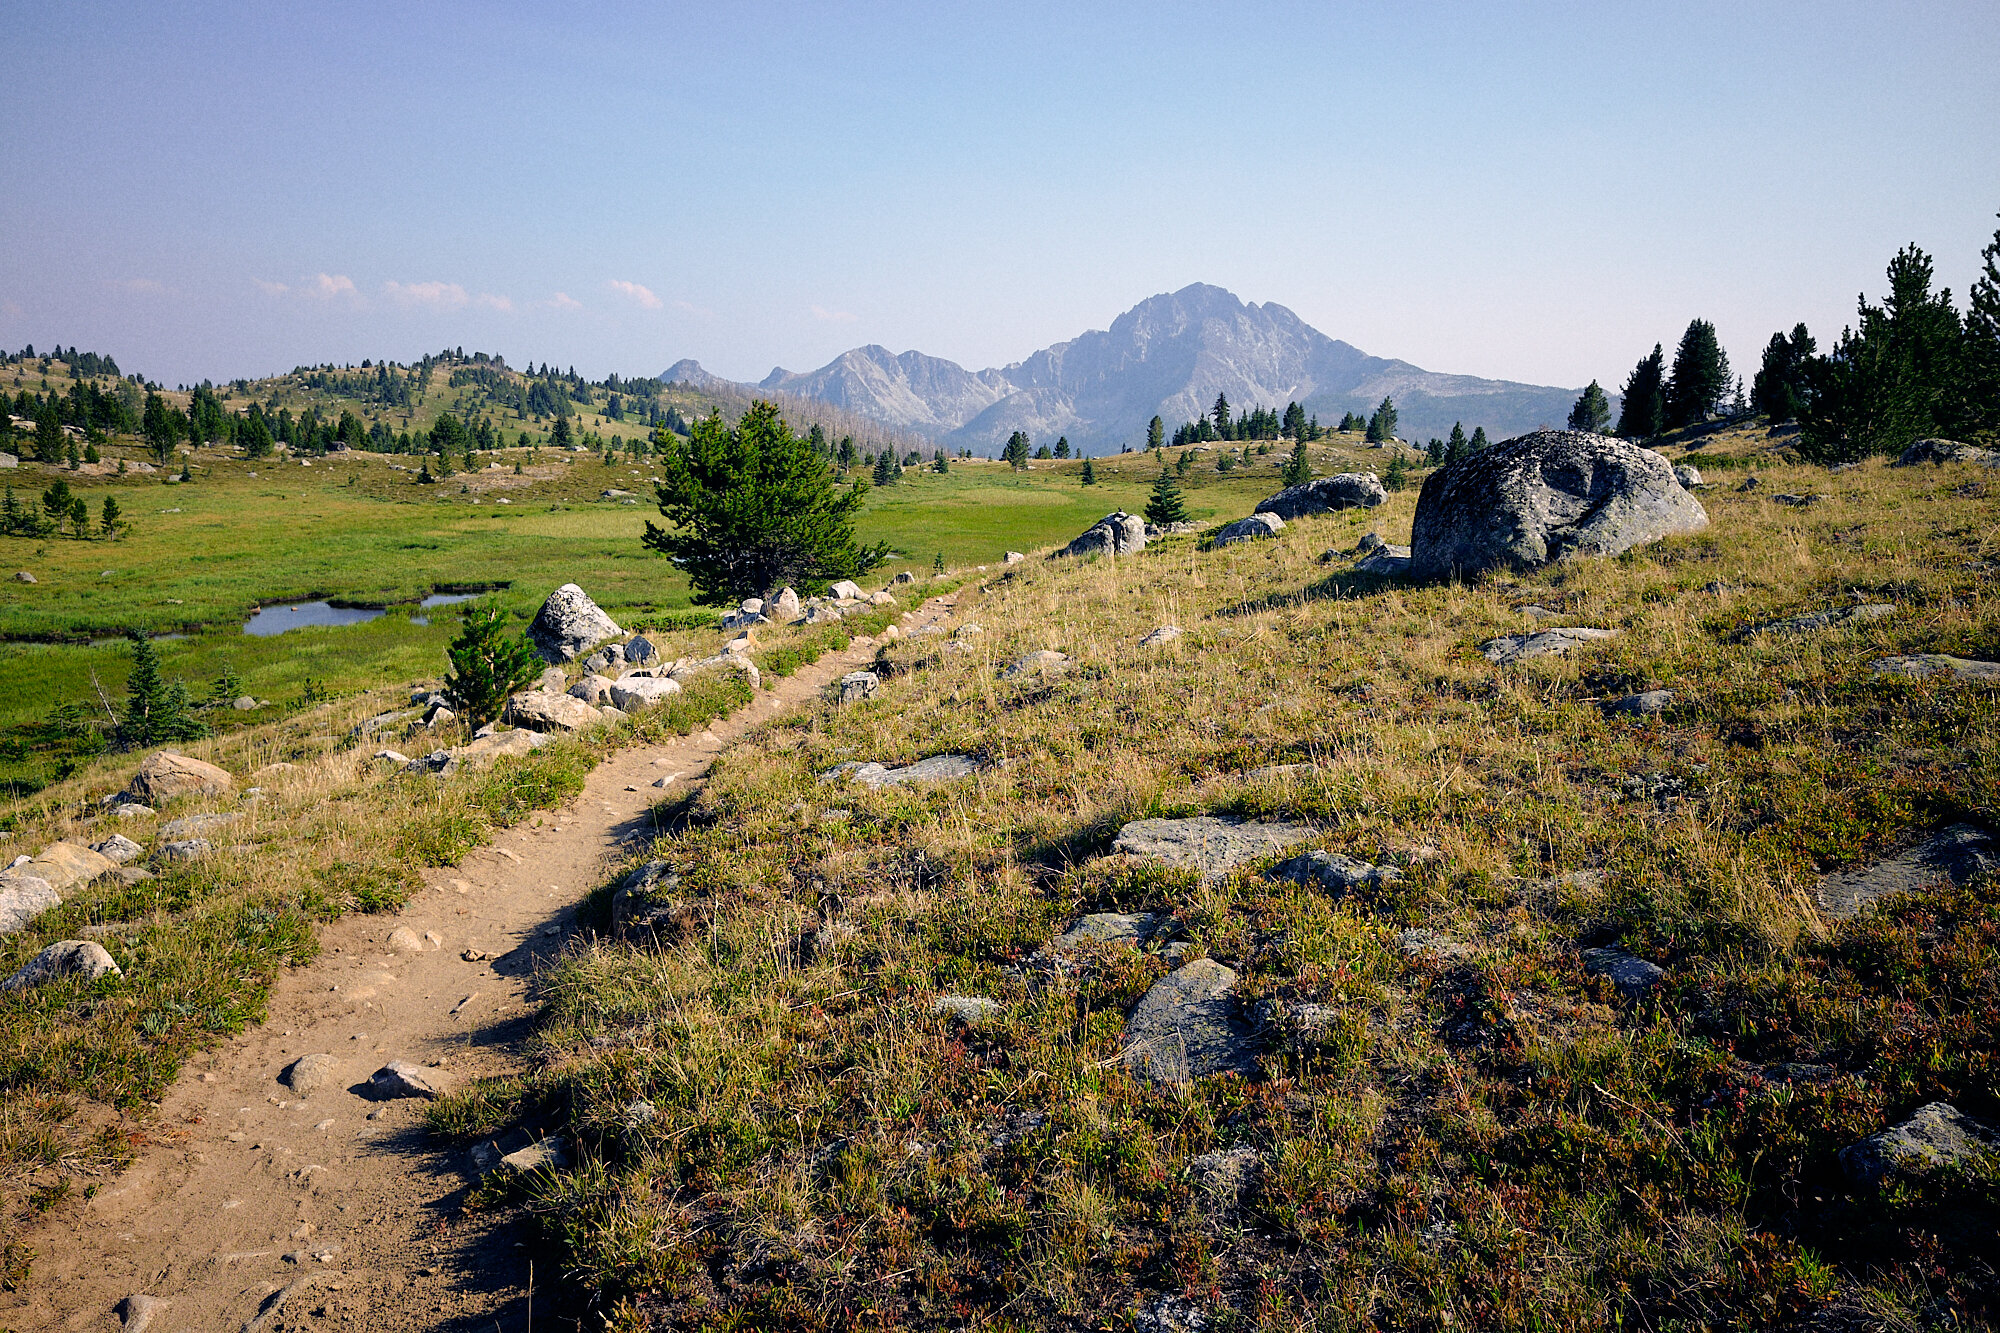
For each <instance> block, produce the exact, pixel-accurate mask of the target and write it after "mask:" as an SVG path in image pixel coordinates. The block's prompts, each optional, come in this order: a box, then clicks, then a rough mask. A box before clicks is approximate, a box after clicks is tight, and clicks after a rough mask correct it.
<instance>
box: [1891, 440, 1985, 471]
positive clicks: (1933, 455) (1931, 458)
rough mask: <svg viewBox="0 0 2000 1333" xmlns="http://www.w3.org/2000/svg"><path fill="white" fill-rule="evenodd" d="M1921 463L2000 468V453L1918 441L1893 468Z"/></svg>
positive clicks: (1904, 452)
mask: <svg viewBox="0 0 2000 1333" xmlns="http://www.w3.org/2000/svg"><path fill="white" fill-rule="evenodd" d="M1919 463H1979V464H1982V465H1984V466H1986V467H2000V452H1996V451H1994V450H1992V449H1980V448H1978V447H1976V446H1974V445H1970V444H1960V443H1958V442H1957V441H1955V440H1918V441H1917V442H1916V443H1915V444H1912V445H1911V446H1910V447H1909V448H1907V449H1905V450H1903V452H1902V454H1901V455H1899V456H1898V457H1897V459H1896V461H1895V462H1894V463H1891V464H1890V465H1889V466H1891V467H1915V466H1916V465H1917V464H1919Z"/></svg>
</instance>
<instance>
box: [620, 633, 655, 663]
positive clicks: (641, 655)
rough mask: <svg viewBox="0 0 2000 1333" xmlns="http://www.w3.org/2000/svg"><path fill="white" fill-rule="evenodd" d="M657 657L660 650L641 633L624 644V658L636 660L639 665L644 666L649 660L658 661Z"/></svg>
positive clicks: (630, 660)
mask: <svg viewBox="0 0 2000 1333" xmlns="http://www.w3.org/2000/svg"><path fill="white" fill-rule="evenodd" d="M659 657H660V650H659V649H658V648H656V647H654V646H653V641H652V640H651V639H649V638H647V637H645V636H644V635H643V634H642V635H640V636H639V637H637V638H635V639H633V640H632V641H631V642H630V643H628V644H626V645H625V660H626V661H628V662H636V663H637V664H638V665H640V666H645V665H646V664H647V663H649V662H656V661H658V660H659Z"/></svg>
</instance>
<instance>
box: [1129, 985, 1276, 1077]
mask: <svg viewBox="0 0 2000 1333" xmlns="http://www.w3.org/2000/svg"><path fill="white" fill-rule="evenodd" d="M1235 984H1236V973H1235V972H1234V971H1232V970H1231V969H1229V968H1227V967H1224V966H1223V965H1222V964H1221V963H1218V962H1216V961H1215V960H1214V959H1212V958H1197V959H1196V960H1195V961H1194V962H1192V963H1189V964H1187V965H1186V966H1184V967H1180V968H1176V969H1175V970H1174V971H1172V972H1169V973H1168V974H1167V975H1166V976H1164V977H1161V978H1160V979H1159V980H1158V981H1156V982H1154V983H1153V987H1152V989H1151V990H1149V991H1147V992H1146V995H1145V998H1143V999H1142V1000H1140V1001H1139V1003H1138V1006H1137V1007H1136V1008H1134V1009H1133V1010H1132V1016H1131V1017H1130V1018H1129V1019H1127V1020H1126V1022H1125V1063H1126V1065H1127V1066H1128V1067H1129V1068H1130V1069H1131V1070H1132V1072H1133V1073H1134V1074H1135V1075H1137V1076H1138V1077H1140V1078H1144V1079H1149V1080H1151V1081H1153V1082H1156V1083H1187V1082H1190V1081H1192V1080H1194V1079H1198V1078H1207V1077H1209V1076H1210V1075H1212V1074H1224V1073H1230V1074H1243V1075H1248V1074H1251V1073H1254V1072H1255V1071H1256V1067H1257V1065H1256V1052H1255V1042H1254V1038H1253V1036H1252V1032H1251V1028H1250V1025H1249V1024H1248V1023H1247V1022H1245V1021H1244V1020H1243V1018H1242V1017H1241V1016H1240V1015H1239V1014H1238V1013H1237V1012H1236V1003H1235V997H1234V996H1233V995H1232V994H1231V993H1230V992H1231V988H1232V987H1234V986H1235Z"/></svg>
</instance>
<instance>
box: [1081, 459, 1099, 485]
mask: <svg viewBox="0 0 2000 1333" xmlns="http://www.w3.org/2000/svg"><path fill="white" fill-rule="evenodd" d="M1083 484H1084V485H1086V486H1095V485H1096V484H1097V464H1096V463H1094V462H1092V461H1091V460H1090V459H1088V458H1086V459H1084V460H1083Z"/></svg>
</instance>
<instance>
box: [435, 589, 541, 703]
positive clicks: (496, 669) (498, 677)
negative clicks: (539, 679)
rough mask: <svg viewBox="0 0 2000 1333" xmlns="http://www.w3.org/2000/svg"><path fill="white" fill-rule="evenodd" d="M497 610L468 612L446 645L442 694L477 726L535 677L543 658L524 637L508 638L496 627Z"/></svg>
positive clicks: (497, 625) (499, 620)
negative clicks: (448, 665)
mask: <svg viewBox="0 0 2000 1333" xmlns="http://www.w3.org/2000/svg"><path fill="white" fill-rule="evenodd" d="M501 624H502V617H501V614H500V612H498V611H473V612H469V613H468V614H467V615H466V617H465V620H464V628H463V629H461V630H460V631H459V633H458V637H457V638H455V639H453V640H452V641H451V646H450V647H448V648H446V649H445V650H444V652H445V656H446V657H447V658H449V659H450V660H451V671H450V673H449V674H448V675H446V676H445V681H444V693H445V697H446V698H447V699H449V700H451V704H452V707H453V708H455V709H456V710H457V711H458V712H459V713H460V714H461V715H462V716H463V717H464V718H465V720H466V721H467V722H468V723H470V724H471V725H472V726H475V727H477V726H480V725H481V724H483V723H486V722H490V721H492V720H493V719H494V718H496V717H498V716H499V715H500V710H501V709H502V708H504V707H506V705H507V697H508V696H509V695H511V694H512V693H514V691H516V690H518V689H520V688H521V687H522V686H524V685H526V684H528V683H529V682H530V681H532V680H534V679H535V677H536V676H537V675H538V674H540V672H541V669H542V663H541V659H540V658H538V657H537V656H536V655H535V650H534V649H533V648H531V647H529V646H528V641H527V639H526V638H525V637H519V636H517V637H514V638H509V637H507V636H506V635H503V634H502V633H501V632H500V627H501Z"/></svg>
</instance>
